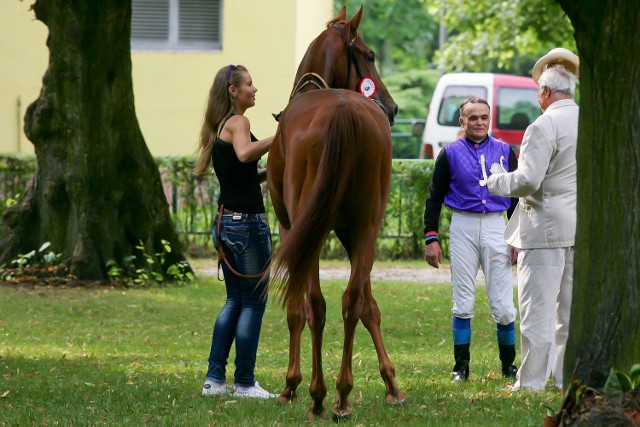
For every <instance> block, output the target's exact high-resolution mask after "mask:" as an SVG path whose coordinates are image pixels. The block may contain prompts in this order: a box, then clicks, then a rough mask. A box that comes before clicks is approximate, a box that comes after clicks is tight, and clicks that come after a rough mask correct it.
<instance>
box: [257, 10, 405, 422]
mask: <svg viewBox="0 0 640 427" xmlns="http://www.w3.org/2000/svg"><path fill="white" fill-rule="evenodd" d="M362 13H363V9H362V7H361V8H360V10H359V12H358V13H357V14H356V15H355V16H354V17H353V18H352V19H351V20H348V19H347V18H346V16H345V15H346V12H345V8H343V9H342V11H341V12H340V13H339V14H338V16H337V17H336V18H334V19H333V20H331V21H330V22H329V23H328V24H327V28H326V29H325V30H324V31H323V32H322V33H321V34H320V35H319V36H318V37H317V38H316V39H315V40H314V41H313V42H312V43H311V45H310V46H309V48H308V50H307V52H306V54H305V56H304V58H303V59H302V62H301V64H300V66H299V68H298V72H297V75H296V80H295V81H296V83H295V85H294V89H293V92H292V95H291V99H290V101H289V104H288V105H287V107H286V109H285V110H284V111H283V112H282V114H281V117H280V123H279V126H278V130H277V132H276V136H275V140H274V142H273V145H272V147H271V150H270V152H269V161H268V166H267V168H268V171H267V177H268V183H269V190H270V194H271V200H272V202H273V207H274V209H275V212H276V215H277V217H278V220H279V222H280V238H281V240H280V249H279V250H278V251H277V252H276V254H275V256H274V262H273V266H272V270H271V278H272V282H273V283H274V284H275V285H276V286H279V288H278V290H279V291H280V295H281V297H282V302H283V305H284V306H286V309H287V322H288V325H289V332H290V343H289V368H288V371H287V376H286V386H285V388H284V390H283V391H282V394H281V395H280V401H281V402H283V403H284V402H289V401H291V400H294V399H295V398H296V388H297V387H298V385H299V384H300V382H301V381H302V374H301V372H300V340H301V334H302V330H303V329H304V326H305V320H306V322H307V323H308V324H309V329H310V331H311V344H312V354H313V362H312V363H313V367H312V376H311V383H310V387H309V392H310V394H311V398H312V404H311V408H310V410H309V412H308V416H309V418H310V419H313V418H314V417H317V416H319V417H324V416H325V410H324V405H323V400H324V398H325V396H326V394H327V386H326V384H325V381H324V375H323V371H322V353H321V351H322V334H323V330H324V325H325V317H326V303H325V300H324V297H323V295H322V291H321V289H320V278H319V271H318V270H319V256H320V251H321V248H322V245H323V243H324V241H325V240H326V238H327V236H328V234H329V232H330V231H331V230H332V229H333V230H334V231H335V233H336V236H337V237H338V239H339V240H340V242H341V243H342V245H343V246H344V248H345V249H346V252H347V254H348V256H349V260H350V262H351V277H350V278H349V284H348V286H347V288H346V290H345V292H344V294H343V296H342V317H343V321H344V347H343V356H342V364H341V367H340V373H339V375H338V378H337V384H336V389H337V399H336V401H335V404H334V406H333V410H332V416H333V418H334V419H339V418H344V417H347V416H349V414H350V413H351V408H350V404H349V393H350V392H351V389H352V388H353V373H352V366H351V359H352V353H353V339H354V334H355V329H356V326H357V324H358V321H360V320H361V321H362V323H363V324H364V326H365V327H366V328H367V330H368V331H369V333H370V334H371V337H372V339H373V343H374V345H375V349H376V352H377V354H378V364H379V369H380V374H381V376H382V379H383V381H384V383H385V386H386V398H385V399H386V401H387V402H389V403H403V402H404V396H403V395H402V393H401V392H400V390H399V389H398V385H397V383H396V381H395V368H394V366H393V364H392V363H391V361H390V360H389V357H388V355H387V352H386V350H385V347H384V344H383V341H382V335H381V333H380V320H381V316H380V310H379V309H378V305H377V303H376V301H375V300H374V298H373V296H372V294H371V279H370V273H371V268H372V266H373V261H374V257H375V251H376V238H377V236H378V232H379V230H380V226H381V223H382V219H383V216H384V211H385V206H386V203H387V197H388V194H389V187H390V181H391V134H390V128H389V125H390V123H393V120H394V117H395V115H396V114H397V111H398V107H397V105H396V104H395V102H394V101H393V99H392V98H391V96H390V95H389V93H388V91H387V88H386V87H385V86H384V84H383V83H382V81H381V80H380V77H379V76H378V72H377V70H376V68H375V64H374V55H373V52H372V51H371V49H369V48H368V47H367V45H366V44H365V43H364V41H363V40H362V38H361V37H360V35H359V34H358V31H357V30H358V25H359V23H360V20H361V19H362ZM356 90H359V91H360V92H361V93H358V92H356Z"/></svg>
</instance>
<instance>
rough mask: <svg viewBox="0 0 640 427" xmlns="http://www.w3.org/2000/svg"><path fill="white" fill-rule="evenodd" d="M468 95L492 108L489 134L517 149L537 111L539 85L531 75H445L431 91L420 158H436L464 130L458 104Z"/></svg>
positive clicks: (538, 110)
mask: <svg viewBox="0 0 640 427" xmlns="http://www.w3.org/2000/svg"><path fill="white" fill-rule="evenodd" d="M468 96H478V97H480V98H484V99H486V100H487V102H488V103H489V106H490V107H491V124H490V125H489V134H490V135H491V136H493V137H495V138H498V139H501V140H502V141H505V142H507V143H509V144H511V145H513V148H514V150H515V151H516V154H517V153H518V152H519V150H520V144H521V143H522V137H523V136H524V131H525V129H526V128H527V126H529V124H531V123H532V122H533V121H534V120H535V119H536V118H537V117H538V116H539V115H540V114H541V111H540V106H539V105H538V86H537V85H536V83H535V82H534V81H533V79H532V78H531V77H521V76H512V75H507V74H492V73H450V74H444V75H443V76H442V77H441V78H440V80H439V81H438V84H437V85H436V89H435V91H434V92H433V98H432V99H431V104H429V111H428V113H427V119H426V123H425V128H424V131H423V133H422V146H421V149H420V158H421V159H435V158H436V157H437V156H438V153H440V150H442V149H443V148H444V146H445V145H447V144H449V143H451V142H453V141H455V140H457V139H458V138H460V137H461V136H462V135H463V134H464V133H463V131H462V128H461V127H460V122H459V118H460V113H459V107H460V104H461V103H462V101H463V100H464V99H465V98H467V97H468Z"/></svg>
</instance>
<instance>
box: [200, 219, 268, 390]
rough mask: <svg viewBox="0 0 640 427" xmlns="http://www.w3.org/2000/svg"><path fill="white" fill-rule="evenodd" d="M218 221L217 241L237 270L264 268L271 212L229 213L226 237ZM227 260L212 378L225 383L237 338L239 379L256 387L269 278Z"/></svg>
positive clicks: (213, 343)
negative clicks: (259, 347) (230, 355)
mask: <svg viewBox="0 0 640 427" xmlns="http://www.w3.org/2000/svg"><path fill="white" fill-rule="evenodd" d="M218 220H219V217H216V219H215V221H214V223H213V242H214V244H215V246H216V248H218V247H219V245H220V244H222V245H223V251H224V254H225V256H226V258H227V260H228V261H229V264H231V266H232V267H233V269H234V270H236V271H237V272H238V273H241V274H247V275H256V274H260V273H262V271H263V270H264V269H265V267H266V266H267V263H268V262H269V260H270V258H271V233H270V231H269V223H268V222H267V219H266V216H265V214H241V215H238V216H235V215H223V216H222V221H221V222H220V236H218V235H217V234H218V231H217V226H218ZM221 265H222V271H223V274H224V282H225V287H226V288H227V301H226V302H225V304H224V306H223V307H222V310H221V311H220V314H218V318H217V319H216V323H215V325H214V327H213V337H212V339H211V352H210V354H209V369H208V371H207V379H208V380H212V381H214V382H216V383H224V382H225V379H226V376H225V367H226V365H227V359H228V357H229V351H230V350H231V344H233V341H234V340H235V341H236V360H235V365H236V371H235V375H234V377H235V384H236V385H240V386H244V387H246V386H253V385H254V383H255V379H254V376H253V371H254V368H255V365H256V353H257V351H258V340H259V338H260V328H261V326H262V316H263V315H264V310H265V308H266V306H267V284H268V278H265V279H263V280H260V279H258V278H255V279H246V278H242V277H239V276H237V275H236V274H235V273H233V272H232V271H231V270H230V269H229V267H228V266H227V265H226V264H225V263H224V261H223V262H222V263H221Z"/></svg>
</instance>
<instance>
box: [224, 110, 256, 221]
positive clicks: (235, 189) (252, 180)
mask: <svg viewBox="0 0 640 427" xmlns="http://www.w3.org/2000/svg"><path fill="white" fill-rule="evenodd" d="M229 117H231V116H229ZM229 117H228V118H227V119H226V120H225V121H224V123H223V124H222V126H221V127H220V129H221V130H222V128H223V127H224V125H225V123H226V121H227V120H229ZM257 140H258V139H257V138H256V137H255V136H253V134H251V141H257ZM212 157H213V159H212V160H213V170H214V172H215V174H216V177H217V178H218V182H219V183H220V197H219V198H218V208H220V206H222V205H224V208H225V209H227V210H230V211H234V212H242V213H250V214H255V213H264V202H263V200H262V191H261V190H260V181H259V179H258V161H257V160H255V161H253V162H248V163H242V162H241V161H240V160H238V156H237V155H236V152H235V150H234V149H233V144H230V143H228V142H225V141H223V140H222V139H220V137H219V136H218V137H216V142H215V144H214V146H213V155H212Z"/></svg>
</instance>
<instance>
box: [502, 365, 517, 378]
mask: <svg viewBox="0 0 640 427" xmlns="http://www.w3.org/2000/svg"><path fill="white" fill-rule="evenodd" d="M517 373H518V368H517V366H516V365H508V366H503V367H502V376H503V377H505V378H511V379H514V380H515V379H516V374H517Z"/></svg>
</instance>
